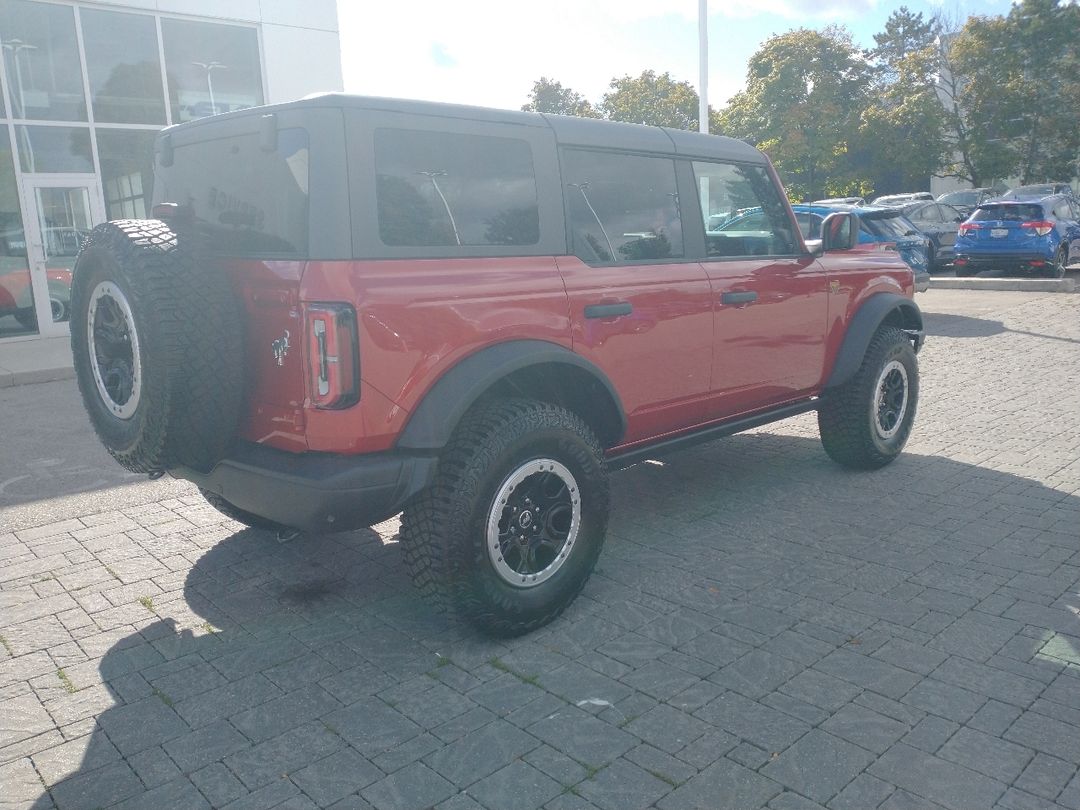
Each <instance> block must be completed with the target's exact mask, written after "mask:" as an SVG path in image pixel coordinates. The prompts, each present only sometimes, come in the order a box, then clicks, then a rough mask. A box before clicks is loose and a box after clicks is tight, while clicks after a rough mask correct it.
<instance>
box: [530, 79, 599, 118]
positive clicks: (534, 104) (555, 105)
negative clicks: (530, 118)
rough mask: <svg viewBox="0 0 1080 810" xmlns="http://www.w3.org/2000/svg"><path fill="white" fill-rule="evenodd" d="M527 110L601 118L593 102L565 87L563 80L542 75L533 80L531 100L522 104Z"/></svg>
mask: <svg viewBox="0 0 1080 810" xmlns="http://www.w3.org/2000/svg"><path fill="white" fill-rule="evenodd" d="M521 109H523V110H525V111H526V112H544V113H553V114H555V115H576V116H579V117H581V118H599V114H598V113H597V112H596V110H595V108H594V107H593V105H592V104H590V103H589V102H588V100H587V99H586V98H585V97H584V96H583V95H581V93H577V92H575V91H573V90H571V89H570V88H569V87H563V86H562V83H561V82H557V81H555V80H554V79H549V78H547V77H546V76H541V77H540V78H539V79H538V80H537V81H535V82H533V86H532V90H531V91H530V92H529V101H528V102H527V103H526V104H523V105H522V106H521Z"/></svg>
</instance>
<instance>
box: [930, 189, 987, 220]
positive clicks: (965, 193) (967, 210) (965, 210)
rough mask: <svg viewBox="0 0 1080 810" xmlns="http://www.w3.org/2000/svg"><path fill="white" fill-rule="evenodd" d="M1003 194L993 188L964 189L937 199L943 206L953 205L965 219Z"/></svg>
mask: <svg viewBox="0 0 1080 810" xmlns="http://www.w3.org/2000/svg"><path fill="white" fill-rule="evenodd" d="M999 196H1001V194H1000V193H999V192H998V191H995V190H994V189H992V188H962V189H960V190H959V191H950V192H948V193H947V194H942V195H941V196H940V197H938V198H937V201H938V202H939V203H942V204H943V205H951V206H952V207H953V208H956V209H957V210H959V211H960V213H962V214H963V215H964V219H967V218H968V217H970V216H971V213H972V212H973V211H974V210H975V208H976V207H977V206H979V205H982V204H983V203H984V202H990V200H994V199H997V198H998V197H999Z"/></svg>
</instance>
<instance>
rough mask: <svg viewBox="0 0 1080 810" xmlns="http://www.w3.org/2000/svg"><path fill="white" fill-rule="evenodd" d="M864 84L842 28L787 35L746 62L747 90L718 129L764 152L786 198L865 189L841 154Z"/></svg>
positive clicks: (865, 75) (861, 63)
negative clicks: (781, 185)
mask: <svg viewBox="0 0 1080 810" xmlns="http://www.w3.org/2000/svg"><path fill="white" fill-rule="evenodd" d="M869 79H870V68H869V66H868V65H867V63H866V60H865V59H864V58H863V57H862V55H861V54H860V52H859V51H858V49H856V48H855V45H854V43H853V42H852V39H851V35H850V34H849V33H848V32H847V31H846V30H845V29H843V28H840V27H834V26H830V27H829V28H826V29H824V30H822V31H811V30H808V29H805V28H804V29H799V30H797V31H789V32H788V33H786V34H781V35H779V36H775V37H772V38H771V39H769V40H767V41H766V42H765V43H764V44H763V45H762V46H761V48H759V49H758V51H757V53H755V54H754V55H753V56H752V57H751V58H750V62H749V64H748V66H747V74H746V89H745V90H744V91H742V92H740V93H738V94H736V95H735V97H734V98H732V99H731V102H730V104H729V105H728V107H727V108H726V109H724V110H723V111H721V114H720V130H719V131H721V132H723V134H725V135H732V136H734V137H736V138H741V139H743V140H745V141H748V142H750V143H752V144H755V145H756V146H758V147H759V148H761V149H763V150H765V152H767V153H768V154H769V156H770V157H771V158H772V160H773V162H774V163H775V164H776V167H777V169H778V170H779V171H780V173H781V176H782V177H783V178H784V182H785V184H786V185H787V186H788V189H789V193H790V194H791V195H792V196H793V197H809V198H811V199H812V198H815V197H820V196H824V195H825V194H827V193H842V192H843V191H846V190H849V189H853V188H855V189H862V188H865V187H866V185H867V178H866V177H863V176H859V175H857V174H856V173H855V171H853V167H852V163H851V160H850V159H849V155H848V152H849V145H850V144H849V142H850V140H851V138H852V137H853V135H854V133H855V132H856V130H857V128H858V124H859V114H860V112H861V111H862V109H863V108H864V107H865V106H866V96H867V91H868V88H869Z"/></svg>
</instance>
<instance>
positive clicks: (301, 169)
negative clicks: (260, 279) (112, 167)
mask: <svg viewBox="0 0 1080 810" xmlns="http://www.w3.org/2000/svg"><path fill="white" fill-rule="evenodd" d="M308 154H309V149H308V133H307V130H305V129H302V128H299V127H291V128H287V129H281V130H279V131H278V133H277V148H276V149H270V150H267V149H264V148H263V147H262V142H261V139H260V136H259V135H257V134H255V133H251V134H248V135H236V136H231V137H226V138H215V139H212V140H207V141H201V142H198V143H192V144H184V145H177V146H176V147H175V148H174V150H173V161H172V165H171V166H168V167H163V166H160V165H156V166H155V170H154V203H155V204H156V203H161V202H169V203H176V204H178V205H180V206H184V207H186V208H188V209H190V211H191V212H193V213H194V216H195V221H196V223H197V224H198V226H199V228H200V230H201V231H202V232H203V233H204V234H205V235H206V236H207V243H208V246H209V248H210V249H211V250H212V251H213V252H214V253H218V254H221V255H226V256H257V257H291V256H303V255H305V254H306V253H307V248H308Z"/></svg>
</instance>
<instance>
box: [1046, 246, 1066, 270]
mask: <svg viewBox="0 0 1080 810" xmlns="http://www.w3.org/2000/svg"><path fill="white" fill-rule="evenodd" d="M1068 266H1069V249H1068V248H1067V247H1066V246H1065V245H1064V244H1062V245H1058V249H1057V252H1055V253H1054V261H1053V264H1051V265H1050V278H1065V268H1066V267H1068Z"/></svg>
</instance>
